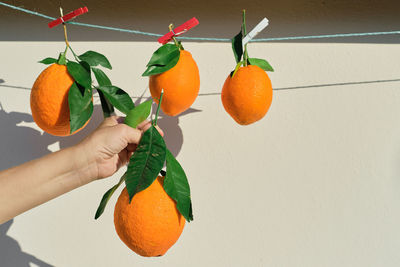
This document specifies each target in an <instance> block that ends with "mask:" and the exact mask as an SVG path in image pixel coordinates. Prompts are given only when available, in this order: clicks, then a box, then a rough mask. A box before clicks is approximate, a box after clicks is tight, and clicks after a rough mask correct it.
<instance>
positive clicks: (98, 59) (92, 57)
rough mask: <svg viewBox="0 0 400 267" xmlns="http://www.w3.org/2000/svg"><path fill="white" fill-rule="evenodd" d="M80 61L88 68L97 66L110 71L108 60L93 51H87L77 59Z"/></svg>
mask: <svg viewBox="0 0 400 267" xmlns="http://www.w3.org/2000/svg"><path fill="white" fill-rule="evenodd" d="M78 58H79V59H80V60H83V61H86V62H87V63H88V64H89V65H90V66H92V67H96V66H98V65H100V66H103V67H104V68H107V69H112V67H111V64H110V62H109V61H108V59H107V58H106V57H105V56H104V55H102V54H100V53H97V52H95V51H87V52H85V53H84V54H82V55H80V56H79V57H78Z"/></svg>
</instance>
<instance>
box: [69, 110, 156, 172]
mask: <svg viewBox="0 0 400 267" xmlns="http://www.w3.org/2000/svg"><path fill="white" fill-rule="evenodd" d="M122 121H123V118H118V117H116V116H112V117H109V118H106V119H105V120H104V122H103V123H102V124H101V125H100V126H99V127H98V128H97V129H96V130H95V131H94V132H93V133H92V134H90V135H89V136H88V137H86V138H85V139H84V140H83V141H82V142H81V143H80V144H78V145H77V146H78V149H79V150H80V151H81V153H85V155H86V159H87V161H88V166H92V169H91V170H90V171H89V172H90V174H89V176H90V177H91V180H96V179H101V178H105V177H109V176H111V175H113V174H114V173H115V172H116V171H117V170H118V169H119V168H120V167H122V166H124V165H126V164H127V163H128V162H129V158H130V157H131V156H132V154H133V152H134V151H135V150H136V147H137V144H138V143H139V141H140V138H141V137H142V134H143V132H145V131H147V130H148V129H149V128H150V127H151V122H149V121H144V122H142V123H141V124H139V125H138V127H137V128H136V129H134V128H132V127H129V126H128V125H126V124H123V123H122ZM156 128H157V129H158V131H159V132H160V134H161V135H164V133H163V132H162V130H161V129H160V128H158V127H156Z"/></svg>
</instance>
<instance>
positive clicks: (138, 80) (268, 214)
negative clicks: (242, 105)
mask: <svg viewBox="0 0 400 267" xmlns="http://www.w3.org/2000/svg"><path fill="white" fill-rule="evenodd" d="M0 27H1V26H0ZM377 39H379V38H378V37H377ZM72 46H73V48H74V50H76V51H77V52H84V51H86V50H88V49H92V50H95V51H99V52H102V53H104V54H105V55H107V56H108V58H109V59H110V61H111V63H112V65H113V67H114V68H113V70H112V71H111V72H108V73H109V75H110V77H111V78H112V81H113V82H114V83H115V84H116V85H118V86H120V87H122V88H124V89H125V90H126V91H128V92H129V93H130V94H131V95H132V96H134V97H137V96H140V95H141V94H142V92H143V91H145V90H147V78H142V77H140V74H141V73H142V72H143V70H144V66H145V64H146V63H147V60H148V59H149V57H150V55H151V53H152V51H154V50H155V49H156V48H157V47H158V45H157V44H156V43H155V42H154V41H153V42H89V41H88V42H73V43H72ZM63 48H64V44H63V43H62V42H44V41H38V42H30V41H20V42H17V41H4V42H0V79H2V80H4V82H3V83H0V103H1V104H2V106H3V109H4V110H0V148H1V154H0V169H4V168H8V167H11V166H13V165H15V164H20V163H22V162H25V161H27V160H30V159H33V158H36V157H39V156H42V155H44V154H46V153H49V151H54V150H57V149H59V148H60V147H66V146H70V145H72V144H74V143H76V142H78V141H79V140H80V139H81V138H83V137H84V136H85V135H86V134H88V132H90V131H91V130H92V129H94V128H95V127H96V125H97V124H98V123H99V122H100V120H101V117H102V114H101V111H100V109H99V107H98V106H97V109H96V110H95V114H94V116H95V117H94V119H93V120H92V121H91V122H90V124H89V125H88V127H87V129H86V130H84V131H83V132H82V133H80V134H78V135H77V136H73V137H68V138H57V137H52V136H49V135H47V134H42V132H41V131H40V130H39V129H38V127H37V126H36V125H35V124H34V123H33V122H32V118H31V116H30V108H29V93H30V91H29V90H30V87H31V86H32V84H33V82H34V80H35V78H36V77H37V75H38V74H39V73H40V72H41V70H42V69H43V68H44V66H43V65H41V64H38V63H36V62H37V61H38V60H40V59H42V58H44V57H47V56H56V55H57V54H58V52H59V51H61V50H62V49H63ZM185 48H186V49H187V50H189V51H191V52H192V54H193V56H194V58H195V59H196V61H197V63H198V65H199V68H200V76H201V89H200V96H199V97H198V99H197V100H196V102H195V103H194V105H193V107H192V108H193V109H195V110H192V112H191V113H189V114H186V115H183V116H180V117H179V118H165V119H162V120H164V121H161V122H162V126H163V127H164V130H165V131H166V139H167V144H168V145H169V146H170V147H172V148H173V149H175V152H176V153H178V159H179V160H180V162H181V163H182V165H183V166H184V168H185V170H186V173H187V175H188V178H189V182H190V184H191V189H192V195H193V205H194V216H195V220H194V221H193V222H192V223H190V224H187V226H186V227H185V230H184V232H183V234H182V236H181V238H180V239H179V241H178V243H177V244H176V245H175V246H174V247H172V248H171V250H170V251H169V252H168V253H167V254H166V255H165V256H164V257H160V258H151V259H149V258H142V257H140V256H137V255H136V254H134V253H133V252H132V251H130V250H129V249H128V248H127V247H126V246H125V245H124V244H123V243H122V242H121V241H120V240H119V238H118V237H117V235H116V233H115V231H114V226H113V217H112V212H113V205H114V203H115V200H116V196H114V197H113V199H112V201H111V202H110V205H109V206H108V207H107V209H106V212H105V214H104V215H103V216H102V217H101V218H100V219H99V220H98V221H95V220H94V219H93V216H94V212H95V210H96V208H97V205H98V202H99V200H100V198H101V196H102V194H103V193H104V192H105V191H106V190H107V189H108V188H109V187H110V186H111V185H112V184H114V183H115V182H116V181H117V179H118V178H119V177H120V175H121V172H119V173H118V174H116V175H114V176H113V177H112V178H110V179H106V180H102V181H98V182H94V183H92V184H90V185H88V186H86V187H83V188H80V189H77V190H75V191H73V192H71V193H69V194H67V195H64V196H62V197H60V198H58V199H55V200H53V201H51V202H49V203H47V204H45V205H42V206H40V207H37V208H35V209H33V210H31V211H29V212H27V213H25V214H23V215H21V216H19V217H17V218H15V219H14V220H13V221H12V222H9V223H6V224H4V225H1V226H0V266H6V267H8V266H26V265H27V262H30V263H31V266H35V264H36V265H37V266H48V265H53V266H65V267H66V266H77V267H78V266H79V267H80V266H82V267H83V266H85V267H87V266H98V267H100V266H332V267H333V266H399V264H400V256H399V253H398V251H399V249H400V231H399V230H398V226H399V224H400V212H399V211H400V167H399V166H400V165H399V161H400V123H399V122H400V119H399V114H400V90H399V84H400V83H399V82H400V76H399V69H400V61H399V60H398V59H399V58H400V49H399V48H400V47H399V45H398V44H372V43H364V44H361V43H359V44H357V43H347V44H344V43H334V44H332V43H301V44H299V43H272V44H271V43H268V44H251V45H249V49H250V52H251V55H254V56H257V57H261V58H267V59H268V60H269V61H270V63H271V64H272V65H273V66H274V67H275V69H276V72H275V73H271V74H270V77H271V80H272V84H273V87H274V88H275V89H276V90H275V91H274V98H273V102H272V106H271V109H270V111H269V112H268V114H267V116H266V117H265V118H264V119H263V120H261V121H260V122H258V123H256V124H254V125H250V126H246V127H242V126H239V125H237V124H236V123H235V122H234V121H233V120H232V119H231V118H230V117H229V116H228V115H227V114H226V113H225V111H224V109H223V107H222V104H221V101H220V96H219V93H220V91H221V88H222V84H223V82H224V80H225V78H226V76H227V75H228V73H229V72H230V71H231V70H232V68H233V67H234V59H233V56H232V52H231V49H230V45H229V44H227V43H223V44H220V43H194V42H191V43H186V44H185ZM148 95H149V94H148V93H147V91H146V96H148ZM95 102H96V103H97V104H99V100H98V98H95ZM196 110H198V111H197V112H195V111H196ZM182 143H183V144H182ZM18 246H19V247H20V248H19V247H18ZM24 264H25V265H24ZM46 264H47V265H46Z"/></svg>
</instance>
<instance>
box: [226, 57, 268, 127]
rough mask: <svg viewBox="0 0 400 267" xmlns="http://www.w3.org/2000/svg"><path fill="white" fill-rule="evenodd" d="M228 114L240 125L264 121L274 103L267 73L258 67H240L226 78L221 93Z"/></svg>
mask: <svg viewBox="0 0 400 267" xmlns="http://www.w3.org/2000/svg"><path fill="white" fill-rule="evenodd" d="M221 99H222V104H223V105H224V108H225V110H226V112H228V114H229V115H231V117H232V118H233V119H234V120H235V121H236V122H237V123H239V124H241V125H248V124H251V123H254V122H256V121H258V120H260V119H262V118H263V117H264V116H265V114H266V113H267V111H268V109H269V107H270V106H271V102H272V85H271V80H270V79H269V77H268V75H267V73H266V72H265V71H264V70H263V69H261V68H260V67H258V66H255V65H248V66H245V67H240V68H239V69H238V70H237V72H236V73H235V75H234V76H233V77H231V75H229V76H228V78H226V80H225V83H224V86H223V88H222V93H221Z"/></svg>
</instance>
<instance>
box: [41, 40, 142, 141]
mask: <svg viewBox="0 0 400 267" xmlns="http://www.w3.org/2000/svg"><path fill="white" fill-rule="evenodd" d="M68 48H69V49H70V50H71V52H72V53H73V55H74V59H75V60H68V59H67V58H66V52H67V50H68ZM39 62H40V63H43V64H54V63H56V64H60V65H66V67H67V70H68V73H69V74H70V75H71V76H72V78H73V79H74V83H73V84H72V85H71V87H70V89H69V93H68V105H69V110H70V132H71V133H73V132H75V131H76V130H78V129H80V128H81V127H82V126H84V125H85V124H86V122H87V121H88V120H89V119H90V117H91V116H92V113H93V101H92V100H93V91H94V89H97V92H98V93H99V96H100V101H101V106H102V109H103V114H104V117H109V116H111V115H112V114H113V113H114V107H115V108H117V109H118V110H120V111H121V112H123V113H125V114H126V113H128V112H129V111H130V110H131V109H132V108H134V106H135V105H134V103H133V101H132V99H131V98H130V96H129V95H128V94H127V93H126V92H125V91H124V90H122V89H121V88H118V87H116V86H114V85H112V84H111V81H110V79H109V78H108V76H107V75H106V74H105V73H104V71H103V70H101V69H100V68H98V67H99V66H101V67H104V68H106V69H112V67H111V64H110V62H109V61H108V59H107V58H106V57H105V56H104V55H102V54H100V53H98V52H95V51H87V52H85V53H83V54H82V55H80V56H77V55H76V54H75V53H74V51H73V50H72V48H71V47H67V48H66V50H65V52H64V53H60V56H59V58H58V59H55V58H50V57H48V58H45V59H43V60H41V61H39ZM92 72H93V74H94V77H95V79H96V81H97V83H98V86H94V85H93V84H92V83H93V80H92Z"/></svg>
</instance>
